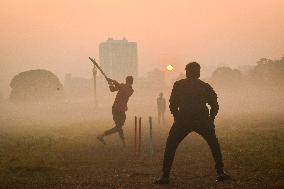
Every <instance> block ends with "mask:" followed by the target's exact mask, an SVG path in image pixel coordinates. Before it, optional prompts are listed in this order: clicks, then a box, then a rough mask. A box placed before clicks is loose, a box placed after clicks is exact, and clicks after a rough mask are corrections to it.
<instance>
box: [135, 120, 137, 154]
mask: <svg viewBox="0 0 284 189" xmlns="http://www.w3.org/2000/svg"><path fill="white" fill-rule="evenodd" d="M134 127H135V128H134V154H135V155H137V117H136V116H135V121H134Z"/></svg>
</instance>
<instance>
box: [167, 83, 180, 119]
mask: <svg viewBox="0 0 284 189" xmlns="http://www.w3.org/2000/svg"><path fill="white" fill-rule="evenodd" d="M178 94H179V93H178V84H177V82H175V84H174V86H173V89H172V93H171V96H170V100H169V102H170V105H169V108H170V111H171V114H173V116H174V118H175V120H176V118H177V115H178V112H179V98H178Z"/></svg>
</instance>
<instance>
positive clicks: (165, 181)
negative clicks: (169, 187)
mask: <svg viewBox="0 0 284 189" xmlns="http://www.w3.org/2000/svg"><path fill="white" fill-rule="evenodd" d="M169 183H170V179H169V178H168V177H163V176H162V177H160V178H159V179H157V180H156V181H155V184H160V185H162V184H169Z"/></svg>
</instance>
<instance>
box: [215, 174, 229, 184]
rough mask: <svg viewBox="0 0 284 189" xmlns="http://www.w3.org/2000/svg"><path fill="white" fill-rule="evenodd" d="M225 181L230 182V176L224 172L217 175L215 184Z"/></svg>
mask: <svg viewBox="0 0 284 189" xmlns="http://www.w3.org/2000/svg"><path fill="white" fill-rule="evenodd" d="M226 180H231V176H230V175H229V174H227V173H226V172H223V173H220V174H218V175H217V178H216V182H223V181H226Z"/></svg>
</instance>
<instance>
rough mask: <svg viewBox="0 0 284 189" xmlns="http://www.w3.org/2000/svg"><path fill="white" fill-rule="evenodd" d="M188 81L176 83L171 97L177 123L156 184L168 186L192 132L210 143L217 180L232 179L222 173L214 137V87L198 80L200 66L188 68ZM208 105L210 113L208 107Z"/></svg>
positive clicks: (168, 141)
mask: <svg viewBox="0 0 284 189" xmlns="http://www.w3.org/2000/svg"><path fill="white" fill-rule="evenodd" d="M185 70H186V79H181V80H179V81H177V82H175V84H174V86H173V89H172V93H171V96H170V111H171V113H172V114H173V116H174V123H173V126H172V128H171V130H170V133H169V136H168V139H167V142H166V149H165V153H164V161H163V175H162V176H161V178H160V179H158V180H157V181H156V184H168V183H169V181H170V180H169V177H170V170H171V167H172V163H173V160H174V156H175V152H176V149H177V147H178V145H179V143H180V142H181V141H182V140H183V139H184V138H185V137H186V136H187V135H188V134H189V133H191V132H192V131H194V132H196V133H198V134H199V135H200V136H201V137H202V138H204V139H205V140H206V142H207V143H208V145H209V147H210V149H211V152H212V155H213V157H214V160H215V168H216V172H217V179H216V180H217V181H223V180H226V179H230V176H229V175H227V174H226V173H225V172H224V170H223V160H222V154H221V150H220V146H219V143H218V139H217V137H216V134H215V126H214V120H215V117H216V115H217V113H218V110H219V105H218V101H217V94H216V93H215V91H214V90H213V88H212V87H211V86H210V85H209V84H208V83H205V82H203V81H201V80H200V79H199V77H200V65H199V64H198V63H197V62H191V63H189V64H187V65H186V68H185ZM206 104H208V105H209V106H210V107H211V108H210V111H209V109H208V107H207V106H206Z"/></svg>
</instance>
